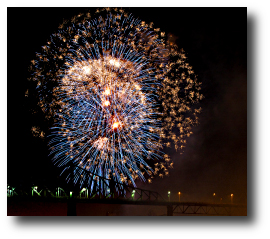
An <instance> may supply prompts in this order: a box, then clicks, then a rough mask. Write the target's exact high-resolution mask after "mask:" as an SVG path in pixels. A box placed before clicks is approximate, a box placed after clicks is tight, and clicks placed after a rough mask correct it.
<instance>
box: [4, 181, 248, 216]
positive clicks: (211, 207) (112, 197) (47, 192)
mask: <svg viewBox="0 0 270 239" xmlns="http://www.w3.org/2000/svg"><path fill="white" fill-rule="evenodd" d="M7 196H8V201H15V202H16V201H24V200H27V201H32V202H62V203H66V204H67V215H68V216H76V215H77V213H76V204H77V203H85V204H86V205H87V204H97V203H98V204H122V205H138V206H139V205H148V206H161V207H166V208H167V216H174V215H175V216H176V215H208V216H210V215H213V216H214V215H216V216H233V215H246V210H247V209H246V205H239V204H225V203H223V204H217V203H203V202H169V201H166V200H164V199H163V198H162V196H160V195H159V193H157V192H154V191H149V190H144V189H140V188H135V187H132V186H126V185H125V193H122V192H121V191H118V192H117V193H114V192H110V193H109V194H107V195H103V194H101V193H99V192H90V191H89V189H88V188H82V189H81V190H79V191H75V190H74V191H69V190H68V189H64V188H61V187H52V188H49V187H47V186H44V185H38V186H37V185H35V186H32V187H30V188H24V189H22V188H19V187H12V186H10V185H8V187H7Z"/></svg>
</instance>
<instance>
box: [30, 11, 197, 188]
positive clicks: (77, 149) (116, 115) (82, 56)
mask: <svg viewBox="0 0 270 239" xmlns="http://www.w3.org/2000/svg"><path fill="white" fill-rule="evenodd" d="M165 37H166V34H165V33H164V32H160V29H155V28H154V27H153V24H152V23H151V24H146V23H145V22H143V21H140V20H138V19H135V18H134V17H133V16H132V15H131V14H127V13H126V12H124V11H123V10H122V9H120V10H118V9H103V10H101V11H98V12H97V13H96V16H94V17H92V16H90V14H89V13H88V14H79V15H78V16H76V17H74V18H73V19H72V20H71V22H66V23H64V24H62V25H61V26H60V28H59V31H58V32H57V33H56V34H53V35H52V36H51V38H50V41H49V42H48V43H47V45H45V46H43V52H42V53H39V54H37V59H36V60H33V61H32V68H33V77H32V79H33V80H34V81H35V82H36V84H37V91H38V92H39V96H40V102H39V105H40V106H41V108H42V109H43V111H44V112H45V113H46V116H47V117H48V118H49V117H52V118H53V119H54V126H53V127H52V129H51V135H50V138H51V140H50V143H49V144H50V148H51V155H52V157H53V161H54V162H55V164H57V165H58V166H66V165H68V164H69V163H70V162H72V163H73V164H75V165H77V166H78V167H76V169H75V171H74V172H75V178H74V180H75V181H74V183H78V182H79V183H80V184H81V185H85V184H89V183H90V184H91V185H88V186H89V187H91V188H93V185H94V184H93V183H92V181H91V182H90V181H88V179H89V177H88V175H86V174H85V172H89V174H90V173H92V174H95V175H99V176H102V177H105V178H110V177H112V178H113V179H114V180H115V181H117V182H121V183H124V184H133V185H136V184H135V180H136V179H137V178H139V179H141V180H143V181H145V179H146V178H147V179H148V181H149V182H151V178H153V177H154V175H159V176H161V177H162V176H163V175H168V167H172V164H173V163H172V162H171V161H170V158H169V156H168V155H166V154H164V153H163V148H164V146H170V144H171V143H172V144H173V145H174V146H175V149H179V148H180V149H182V148H183V147H184V144H185V137H186V136H189V135H190V134H192V131H191V126H192V125H194V124H196V123H197V121H198V117H197V114H198V113H199V112H200V108H195V107H191V105H194V103H197V102H198V101H199V100H200V99H201V98H202V95H201V94H200V93H199V90H200V83H199V82H197V79H196V77H195V75H194V73H193V71H192V68H191V67H190V66H189V65H188V64H187V63H186V61H185V58H186V57H185V54H184V52H183V51H178V49H177V47H176V45H175V44H174V43H172V42H170V41H167V42H166V40H165ZM187 112H188V113H187ZM33 131H35V133H36V128H35V130H33ZM149 162H154V163H152V164H151V165H152V166H150V164H149ZM146 175H147V176H146ZM95 185H98V183H97V184H95Z"/></svg>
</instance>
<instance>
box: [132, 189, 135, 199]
mask: <svg viewBox="0 0 270 239" xmlns="http://www.w3.org/2000/svg"><path fill="white" fill-rule="evenodd" d="M135 192H136V191H135V190H133V191H132V194H131V197H132V200H134V197H135Z"/></svg>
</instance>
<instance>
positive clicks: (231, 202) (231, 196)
mask: <svg viewBox="0 0 270 239" xmlns="http://www.w3.org/2000/svg"><path fill="white" fill-rule="evenodd" d="M231 203H233V194H231Z"/></svg>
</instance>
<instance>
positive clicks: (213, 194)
mask: <svg viewBox="0 0 270 239" xmlns="http://www.w3.org/2000/svg"><path fill="white" fill-rule="evenodd" d="M215 196H216V194H215V193H213V202H215Z"/></svg>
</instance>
